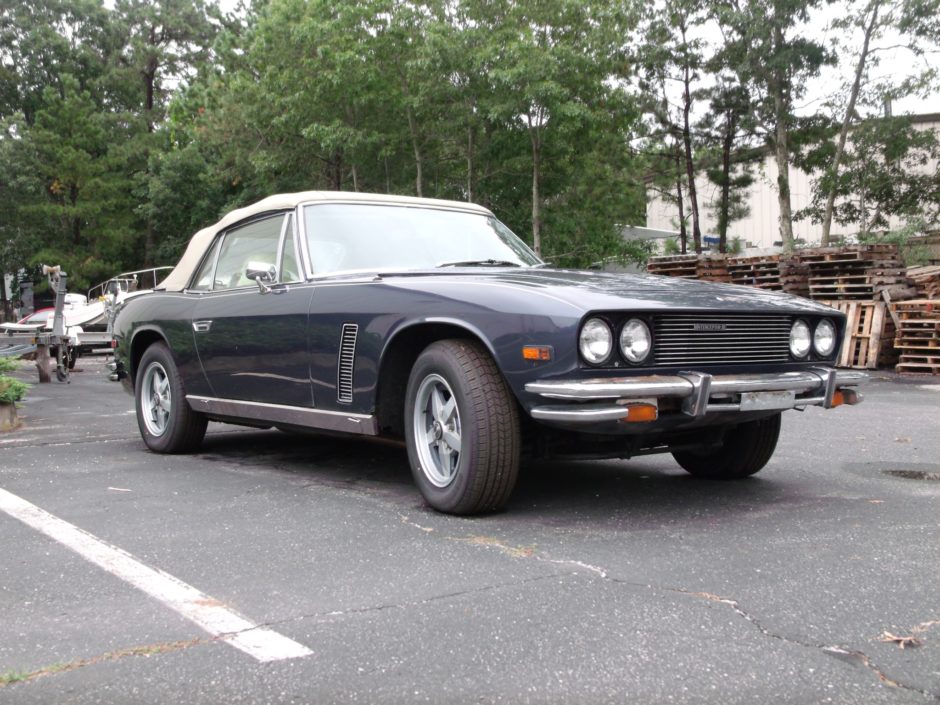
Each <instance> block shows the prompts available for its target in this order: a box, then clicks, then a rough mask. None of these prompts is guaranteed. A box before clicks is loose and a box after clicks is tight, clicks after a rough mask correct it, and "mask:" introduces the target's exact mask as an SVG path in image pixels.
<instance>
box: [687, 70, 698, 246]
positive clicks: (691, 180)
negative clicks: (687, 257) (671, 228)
mask: <svg viewBox="0 0 940 705" xmlns="http://www.w3.org/2000/svg"><path fill="white" fill-rule="evenodd" d="M690 83H691V78H690V76H689V67H688V66H686V67H685V74H684V78H683V85H684V96H683V101H682V144H683V147H684V148H685V154H684V156H685V176H686V179H687V181H688V186H689V205H690V206H691V209H692V243H693V245H694V246H695V252H696V254H701V252H702V230H701V228H700V226H699V220H698V193H697V190H696V188H695V162H694V161H693V158H692V129H691V127H690V126H689V111H690V110H691V108H692V94H691V92H690V90H689V84H690Z"/></svg>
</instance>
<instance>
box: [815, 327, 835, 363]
mask: <svg viewBox="0 0 940 705" xmlns="http://www.w3.org/2000/svg"><path fill="white" fill-rule="evenodd" d="M820 329H828V330H829V332H830V340H831V344H830V346H829V347H828V349H823V347H822V346H820V345H819V332H820ZM838 339H839V332H838V330H837V329H836V325H835V323H833V322H832V320H831V319H829V318H820V319H819V321H817V322H816V327H815V328H814V329H813V352H815V353H816V355H818V356H819V357H821V358H823V359H828V358H831V357H832V356H833V355H834V354H835V351H836V343H837V342H838Z"/></svg>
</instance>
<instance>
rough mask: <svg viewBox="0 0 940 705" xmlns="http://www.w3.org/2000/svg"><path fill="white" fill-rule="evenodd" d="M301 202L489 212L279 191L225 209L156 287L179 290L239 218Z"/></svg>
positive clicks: (461, 205) (460, 205) (469, 206)
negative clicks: (249, 203)
mask: <svg viewBox="0 0 940 705" xmlns="http://www.w3.org/2000/svg"><path fill="white" fill-rule="evenodd" d="M302 203H374V204H378V205H391V206H412V207H425V208H448V209H457V210H463V211H471V212H474V213H483V214H486V215H492V213H490V211H488V210H487V209H486V208H483V207H482V206H478V205H475V204H473V203H466V202H463V201H444V200H440V199H436V198H413V197H410V196H388V195H383V194H376V193H358V192H352V191H300V192H298V193H279V194H276V195H274V196H268V197H267V198H264V199H262V200H260V201H258V202H257V203H253V204H251V205H250V206H245V207H244V208H238V209H237V210H233V211H231V212H230V213H228V214H227V215H226V216H225V217H224V218H222V220H220V221H219V222H218V223H216V224H215V225H210V226H209V227H208V228H203V229H202V230H200V231H199V232H197V233H196V234H195V235H193V237H192V239H191V240H190V241H189V245H187V247H186V252H184V253H183V256H182V257H181V258H180V261H179V262H177V264H176V267H174V268H173V271H172V272H170V273H169V274H168V275H167V277H166V279H164V280H163V281H162V282H160V284H159V286H157V287H156V289H157V290H162V291H182V290H183V289H184V288H185V287H186V285H187V284H188V283H189V280H190V279H191V278H192V276H193V273H194V272H195V270H196V267H198V266H199V262H200V261H202V255H203V253H205V251H206V248H207V247H209V245H210V244H212V241H213V240H214V239H215V236H216V234H218V233H219V231H221V230H225V229H226V228H229V227H231V226H232V225H235V224H236V223H238V222H239V221H242V220H245V219H247V218H251V217H252V216H256V215H260V214H262V213H269V212H271V211H279V210H290V209H293V208H296V207H297V206H298V205H300V204H302Z"/></svg>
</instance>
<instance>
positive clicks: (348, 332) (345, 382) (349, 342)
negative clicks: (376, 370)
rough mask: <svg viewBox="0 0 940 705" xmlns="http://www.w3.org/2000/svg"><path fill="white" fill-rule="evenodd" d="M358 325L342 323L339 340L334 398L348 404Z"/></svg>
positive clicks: (351, 391) (350, 395) (350, 399)
mask: <svg viewBox="0 0 940 705" xmlns="http://www.w3.org/2000/svg"><path fill="white" fill-rule="evenodd" d="M358 335H359V326H358V325H356V324H355V323H345V324H343V333H342V335H341V336H340V342H339V365H338V369H337V372H336V400H337V401H339V402H342V403H344V404H349V403H351V402H352V400H353V367H354V365H355V362H356V338H357V337H358Z"/></svg>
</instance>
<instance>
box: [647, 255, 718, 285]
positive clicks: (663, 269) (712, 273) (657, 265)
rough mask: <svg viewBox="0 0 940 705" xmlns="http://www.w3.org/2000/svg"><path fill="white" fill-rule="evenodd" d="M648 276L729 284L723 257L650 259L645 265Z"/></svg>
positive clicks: (682, 256)
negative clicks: (656, 275) (655, 275)
mask: <svg viewBox="0 0 940 705" xmlns="http://www.w3.org/2000/svg"><path fill="white" fill-rule="evenodd" d="M646 271H648V272H649V273H650V274H659V275H662V276H666V277H681V278H683V279H702V280H704V281H711V282H726V283H727V282H730V281H731V278H730V277H729V276H728V266H727V263H726V260H725V258H724V257H723V256H720V255H716V256H705V255H694V254H693V255H665V256H662V257H650V260H649V263H648V264H647V265H646Z"/></svg>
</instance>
